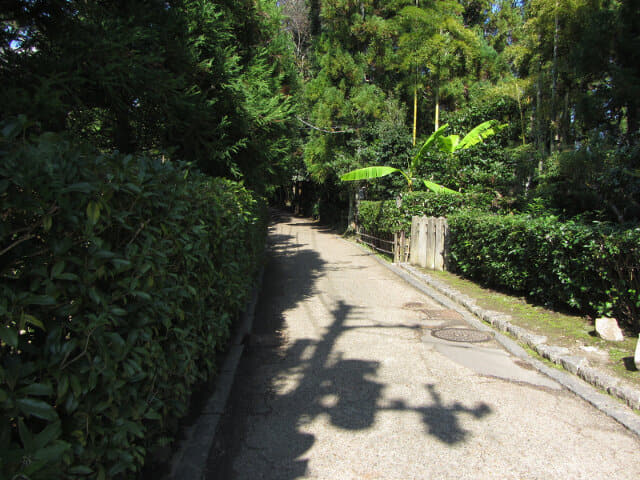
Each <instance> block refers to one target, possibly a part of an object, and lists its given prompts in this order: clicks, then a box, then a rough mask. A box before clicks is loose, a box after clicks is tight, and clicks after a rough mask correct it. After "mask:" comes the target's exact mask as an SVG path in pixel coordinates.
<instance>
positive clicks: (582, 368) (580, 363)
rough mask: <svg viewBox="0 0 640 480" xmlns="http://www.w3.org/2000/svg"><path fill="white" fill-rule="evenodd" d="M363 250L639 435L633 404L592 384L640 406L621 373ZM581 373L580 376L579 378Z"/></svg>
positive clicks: (637, 395)
mask: <svg viewBox="0 0 640 480" xmlns="http://www.w3.org/2000/svg"><path fill="white" fill-rule="evenodd" d="M361 248H362V250H363V251H365V252H367V253H369V254H370V255H372V256H374V257H375V258H376V259H377V260H378V262H379V263H380V264H381V265H384V266H385V267H386V268H388V269H389V270H391V271H392V272H394V273H395V274H396V275H398V276H399V277H401V278H402V279H404V280H405V281H406V282H407V283H409V284H411V285H412V286H413V287H415V288H417V289H418V290H420V291H421V292H423V293H425V294H427V295H429V296H430V297H432V298H433V299H435V300H436V301H437V302H438V303H440V304H441V305H443V306H444V307H446V308H448V309H451V310H455V311H456V312H458V313H459V314H461V315H462V316H463V318H464V319H465V320H466V321H467V322H468V323H469V324H470V325H471V326H473V327H474V328H476V329H478V330H482V331H493V332H494V333H495V339H496V341H498V342H499V343H500V344H501V345H502V346H503V347H504V348H505V349H506V350H507V351H509V352H510V353H511V354H513V355H515V356H516V357H518V358H519V359H520V360H522V361H524V362H527V363H528V364H529V365H531V366H532V367H534V368H535V369H536V370H538V371H539V372H541V373H544V374H545V375H547V376H548V377H551V378H552V379H554V380H555V381H557V382H558V383H560V384H561V385H562V386H564V387H566V388H567V389H568V390H570V391H572V392H573V393H575V394H576V395H578V396H579V397H581V398H582V399H584V400H586V401H587V402H589V403H590V404H592V405H593V406H595V407H596V408H598V409H599V410H601V411H602V412H604V413H606V414H607V415H609V416H610V417H611V418H613V419H615V420H616V421H618V422H619V423H621V424H622V425H624V426H625V427H626V428H627V429H629V430H630V431H632V432H633V433H635V434H636V435H638V436H640V416H639V415H637V414H636V413H634V412H633V411H631V410H629V408H627V407H626V406H625V405H623V404H621V403H620V402H618V401H616V400H615V399H613V398H611V397H610V396H608V395H605V394H603V393H600V392H599V391H597V390H596V389H595V388H593V387H597V388H599V389H601V390H604V391H606V392H607V393H609V394H610V395H612V396H614V397H618V398H620V399H621V400H622V401H624V402H625V403H626V404H627V405H628V406H629V407H631V408H632V409H640V391H638V390H637V389H635V388H633V387H631V386H629V385H626V384H624V383H623V382H622V381H620V380H619V379H617V378H614V377H612V376H611V375H609V374H607V373H605V372H602V371H600V370H599V369H597V368H594V367H591V366H590V365H589V363H588V361H587V359H586V358H583V357H580V356H572V355H569V350H568V349H566V348H563V347H557V346H552V345H547V344H546V343H545V342H546V341H547V338H546V337H544V336H541V335H534V334H532V333H530V332H528V331H526V330H525V329H523V328H522V327H519V326H517V325H513V324H512V323H511V322H510V321H509V320H510V319H511V317H510V316H509V315H505V314H502V313H500V312H494V311H491V310H485V309H483V308H481V307H479V306H478V305H476V302H475V300H474V299H473V298H471V297H469V296H467V295H463V294H462V293H460V292H458V291H457V290H455V289H453V288H451V287H449V286H448V285H446V284H444V283H443V282H440V281H439V280H437V279H435V278H433V277H432V276H430V275H428V274H425V273H422V272H420V271H419V270H418V269H416V268H415V267H413V266H412V265H409V264H406V263H394V264H392V263H389V262H388V261H386V260H383V259H381V258H379V257H378V256H377V255H375V254H373V253H371V251H370V250H367V249H365V248H364V247H362V246H361ZM483 322H486V323H488V324H490V325H492V326H493V327H494V328H496V329H498V330H499V331H500V332H505V333H508V334H510V335H512V336H513V337H515V338H516V339H517V340H518V341H519V342H522V343H524V344H526V345H527V346H529V347H530V348H531V349H532V350H534V351H535V352H537V353H538V354H539V355H540V356H542V357H543V358H546V359H548V360H550V361H551V362H553V363H555V364H556V365H558V366H560V367H562V368H563V369H564V370H566V371H563V370H558V369H555V368H552V367H549V366H547V365H545V364H544V363H543V362H541V361H539V360H536V359H534V358H532V357H531V356H530V355H529V354H528V353H527V351H526V350H525V349H524V348H522V347H521V346H520V345H519V344H518V343H517V342H515V341H513V340H512V339H511V338H509V337H507V336H505V335H502V334H501V333H500V332H495V330H493V329H492V328H491V327H489V326H488V325H486V324H485V323H483ZM578 377H579V378H578Z"/></svg>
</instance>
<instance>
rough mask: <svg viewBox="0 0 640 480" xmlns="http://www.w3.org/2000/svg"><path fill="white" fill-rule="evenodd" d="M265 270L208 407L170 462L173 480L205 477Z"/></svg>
mask: <svg viewBox="0 0 640 480" xmlns="http://www.w3.org/2000/svg"><path fill="white" fill-rule="evenodd" d="M263 276H264V267H261V269H260V271H259V272H258V275H257V281H256V284H255V285H254V287H253V290H252V292H251V297H250V298H249V301H248V302H247V305H246V307H245V309H244V311H243V312H242V316H241V319H240V322H239V326H238V328H237V330H236V331H235V333H234V336H233V338H232V339H231V341H230V342H229V347H228V348H229V349H228V351H227V354H226V355H225V359H224V362H223V364H222V367H221V368H220V371H219V372H218V373H217V375H216V376H215V378H214V380H213V381H214V383H215V388H214V390H213V395H211V397H209V399H208V400H207V403H206V405H205V406H204V408H203V409H202V411H201V412H200V416H199V417H198V418H197V420H196V421H195V422H194V424H193V425H192V426H191V427H189V428H188V429H186V431H185V439H184V440H183V441H182V442H180V445H179V448H178V451H177V452H176V453H175V455H174V456H173V458H172V460H171V463H170V470H171V471H170V473H169V477H168V478H169V479H170V480H173V479H175V480H181V479H186V478H193V479H199V478H202V477H203V475H204V471H205V468H206V466H207V459H208V457H209V451H210V450H211V447H212V445H213V440H214V438H215V434H216V431H217V430H218V424H219V422H220V419H221V418H222V414H223V413H224V410H225V407H226V404H227V400H228V399H229V394H230V393H231V388H232V387H233V380H234V378H235V374H236V370H237V368H238V365H239V363H240V357H242V353H243V351H244V344H243V343H242V342H243V339H244V337H245V335H247V334H248V333H250V332H251V329H252V327H253V320H254V318H255V309H256V304H257V301H258V295H259V294H260V290H261V288H262V278H263Z"/></svg>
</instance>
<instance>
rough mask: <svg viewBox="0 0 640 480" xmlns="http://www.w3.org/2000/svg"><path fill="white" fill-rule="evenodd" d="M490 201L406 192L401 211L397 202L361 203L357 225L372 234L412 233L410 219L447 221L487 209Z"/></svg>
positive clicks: (487, 198) (470, 196) (484, 197)
mask: <svg viewBox="0 0 640 480" xmlns="http://www.w3.org/2000/svg"><path fill="white" fill-rule="evenodd" d="M490 204H491V197H490V196H487V195H483V194H475V193H471V194H464V195H450V194H441V193H434V192H405V193H403V194H402V202H401V204H400V207H398V206H397V203H396V201H395V200H386V201H362V202H360V205H359V208H358V224H359V225H360V226H362V227H363V228H364V229H365V230H367V231H369V232H378V233H391V234H392V233H396V232H399V231H401V230H404V231H405V232H407V234H408V233H409V232H410V231H411V217H413V216H416V215H417V216H423V215H426V216H430V217H445V216H447V215H450V214H452V213H454V212H457V211H460V210H462V209H468V208H473V207H488V206H489V205H490Z"/></svg>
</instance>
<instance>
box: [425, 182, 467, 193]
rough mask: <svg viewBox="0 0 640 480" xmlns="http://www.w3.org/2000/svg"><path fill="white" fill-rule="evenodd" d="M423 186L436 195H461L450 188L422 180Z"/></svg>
mask: <svg viewBox="0 0 640 480" xmlns="http://www.w3.org/2000/svg"><path fill="white" fill-rule="evenodd" d="M423 181H424V186H425V187H427V188H428V189H429V190H431V191H432V192H436V193H448V194H449V195H462V194H461V193H460V192H456V191H455V190H451V189H450V188H447V187H443V186H442V185H439V184H437V183H434V182H431V181H429V180H423Z"/></svg>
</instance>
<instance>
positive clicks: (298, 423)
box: [207, 214, 640, 480]
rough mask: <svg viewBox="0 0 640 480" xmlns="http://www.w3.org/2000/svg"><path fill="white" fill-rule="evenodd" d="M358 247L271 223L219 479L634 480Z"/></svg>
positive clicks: (619, 458)
mask: <svg viewBox="0 0 640 480" xmlns="http://www.w3.org/2000/svg"><path fill="white" fill-rule="evenodd" d="M465 327H466V328H469V327H468V326H466V325H465V324H464V322H463V320H462V319H461V318H460V316H459V315H458V314H457V313H456V312H453V311H450V310H446V309H444V308H443V307H442V306H440V305H439V304H437V303H436V302H435V301H434V300H432V299H431V298H429V297H427V296H425V295H424V294H423V293H421V292H419V291H417V290H415V289H414V288H412V287H411V286H409V285H408V284H406V283H404V282H403V281H402V280H400V279H399V278H398V277H396V276H395V275H394V274H393V273H391V272H390V271H389V270H387V269H385V268H384V267H383V266H381V265H380V264H379V263H378V262H377V261H376V260H375V259H374V258H372V257H371V256H370V255H368V254H366V253H365V252H363V251H362V250H361V249H359V248H358V247H357V246H355V245H353V244H351V243H349V242H347V241H345V240H343V239H341V238H340V237H339V236H337V235H335V234H333V233H331V232H329V231H328V230H326V229H324V228H323V227H321V226H318V225H317V224H315V223H312V222H310V221H308V220H304V219H300V218H295V217H291V216H288V215H285V214H279V215H277V216H276V218H275V220H274V222H273V224H272V226H271V228H270V233H269V259H268V264H267V267H266V271H265V278H264V282H263V291H262V293H261V297H260V300H259V303H258V306H257V309H256V320H255V326H254V332H253V334H252V335H251V336H250V337H249V338H248V340H247V346H246V351H245V352H246V354H245V356H244V358H243V360H242V363H241V366H240V370H239V374H238V376H237V378H236V381H235V385H234V388H233V392H232V395H231V399H230V401H229V409H228V412H227V413H226V414H225V418H224V419H223V422H222V427H221V431H220V433H219V435H218V437H217V440H216V445H215V447H214V449H213V450H212V452H211V455H210V458H209V463H208V468H207V470H208V476H207V478H208V479H210V480H212V479H224V480H231V479H247V480H257V479H273V480H276V479H278V480H289V479H298V478H310V479H327V480H330V479H331V480H348V479H448V478H450V479H465V478H468V479H479V478H500V479H537V478H540V479H552V478H563V479H581V478H584V479H596V478H611V479H638V478H640V441H639V439H638V438H637V437H635V436H634V435H632V434H631V433H629V432H628V431H627V430H625V429H624V428H623V427H622V426H620V425H619V424H617V423H616V422H615V421H613V420H611V419H610V418H609V417H607V416H605V415H604V414H602V413H601V412H599V411H598V410H596V409H595V408H593V407H592V406H590V405H589V404H587V403H586V402H585V401H583V400H581V399H579V398H578V397H576V396H574V395H573V394H571V393H569V392H568V391H566V390H563V389H562V388H561V387H560V386H559V385H557V384H556V383H555V382H553V381H551V380H550V379H548V378H547V377H543V376H542V375H540V374H538V373H537V372H535V371H532V370H530V369H528V368H527V366H526V365H522V364H520V363H519V362H518V361H517V360H516V359H514V358H512V357H511V356H509V355H508V354H507V353H506V352H505V351H504V350H502V349H501V348H500V347H499V346H498V345H497V343H496V342H494V341H487V342H481V343H460V342H451V341H446V340H441V339H438V338H436V337H435V336H434V335H433V334H432V333H433V330H436V329H442V328H465Z"/></svg>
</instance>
